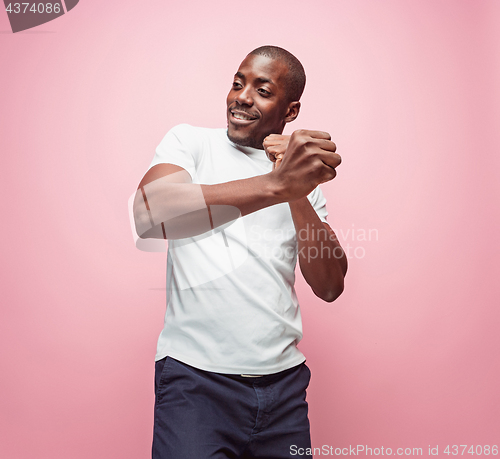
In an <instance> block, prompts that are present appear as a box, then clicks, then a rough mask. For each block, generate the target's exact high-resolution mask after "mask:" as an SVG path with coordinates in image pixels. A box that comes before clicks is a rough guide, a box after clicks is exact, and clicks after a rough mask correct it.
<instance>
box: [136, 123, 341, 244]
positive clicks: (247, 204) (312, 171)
mask: <svg viewBox="0 0 500 459" xmlns="http://www.w3.org/2000/svg"><path fill="white" fill-rule="evenodd" d="M338 164H340V157H339V156H338V155H337V154H336V153H335V144H334V143H333V142H331V141H330V136H329V135H328V134H327V133H324V132H320V131H295V132H294V133H293V134H292V136H291V137H290V141H289V146H288V150H287V155H286V159H285V160H284V161H283V164H282V165H281V167H280V168H279V169H276V170H273V171H272V172H270V173H268V174H265V175H261V176H257V177H252V178H248V179H243V180H235V181H231V182H227V183H221V184H217V185H196V184H192V183H190V182H191V178H190V175H189V174H188V173H187V172H186V171H185V170H184V169H182V168H181V167H179V166H175V165H172V164H159V165H157V166H154V167H153V168H151V169H150V170H149V171H148V173H147V174H146V175H145V177H144V178H143V179H142V181H141V183H140V184H139V187H138V191H137V193H136V197H135V200H134V219H135V224H136V228H137V234H138V235H139V236H140V237H143V238H149V237H153V238H164V237H166V238H167V239H168V238H170V239H176V238H184V237H190V236H195V235H197V234H202V233H204V232H206V231H209V230H210V229H213V228H217V227H219V226H221V225H223V224H225V223H227V222H230V221H232V220H235V219H236V218H238V216H239V215H247V214H249V213H252V212H255V211H257V210H260V209H263V208H265V207H269V206H272V205H275V204H279V203H282V202H289V201H293V200H297V199H300V198H302V197H304V196H307V194H309V193H310V192H311V191H312V190H313V189H314V188H316V186H317V185H318V184H319V183H323V182H327V181H329V180H331V179H332V178H333V177H334V176H335V167H336V166H337V165H338ZM162 223H163V225H162Z"/></svg>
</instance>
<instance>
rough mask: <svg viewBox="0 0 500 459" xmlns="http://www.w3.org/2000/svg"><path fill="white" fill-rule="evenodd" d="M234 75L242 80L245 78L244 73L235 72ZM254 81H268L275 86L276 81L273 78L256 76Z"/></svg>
mask: <svg viewBox="0 0 500 459" xmlns="http://www.w3.org/2000/svg"><path fill="white" fill-rule="evenodd" d="M234 76H235V77H237V78H241V79H242V80H245V79H246V77H245V75H244V74H243V73H241V72H236V73H235V74H234ZM255 81H257V82H258V83H269V84H272V85H274V86H276V83H275V82H274V81H273V80H271V79H270V78H264V77H257V78H255Z"/></svg>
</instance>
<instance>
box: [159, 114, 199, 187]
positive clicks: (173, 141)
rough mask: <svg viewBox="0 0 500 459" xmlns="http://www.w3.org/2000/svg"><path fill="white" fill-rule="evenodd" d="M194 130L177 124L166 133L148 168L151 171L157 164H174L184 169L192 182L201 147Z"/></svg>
mask: <svg viewBox="0 0 500 459" xmlns="http://www.w3.org/2000/svg"><path fill="white" fill-rule="evenodd" d="M195 131H196V128H194V127H193V126H190V125H188V124H179V125H178V126H175V127H173V128H172V129H171V130H170V131H168V132H167V134H166V135H165V137H164V138H163V140H162V141H161V142H160V145H158V147H157V148H156V154H155V156H154V158H153V161H152V162H151V165H150V166H149V169H151V168H152V167H153V166H156V165H157V164H165V163H168V164H174V165H176V166H179V167H182V168H183V169H185V170H186V171H187V172H188V173H189V175H190V176H191V179H192V180H193V182H195V181H196V180H195V176H196V163H197V158H198V156H199V154H200V150H201V145H200V140H199V138H200V137H199V135H198V133H196V132H195Z"/></svg>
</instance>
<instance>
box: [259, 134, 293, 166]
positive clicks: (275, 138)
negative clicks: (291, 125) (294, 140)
mask: <svg viewBox="0 0 500 459" xmlns="http://www.w3.org/2000/svg"><path fill="white" fill-rule="evenodd" d="M289 141H290V136H289V135H279V134H270V135H268V136H267V137H266V138H265V139H264V144H263V145H264V150H265V151H266V154H267V157H268V158H269V159H270V160H271V161H272V162H273V163H274V167H273V170H274V169H276V168H277V167H278V166H279V165H280V163H281V160H282V159H283V155H284V154H285V152H286V148H287V147H288V142H289Z"/></svg>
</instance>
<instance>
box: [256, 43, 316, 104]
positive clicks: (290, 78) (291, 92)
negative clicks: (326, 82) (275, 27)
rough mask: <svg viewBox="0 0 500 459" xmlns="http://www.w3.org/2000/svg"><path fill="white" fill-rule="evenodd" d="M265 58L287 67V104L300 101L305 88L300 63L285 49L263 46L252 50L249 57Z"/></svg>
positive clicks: (303, 72)
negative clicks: (279, 62) (277, 61)
mask: <svg viewBox="0 0 500 459" xmlns="http://www.w3.org/2000/svg"><path fill="white" fill-rule="evenodd" d="M251 54H253V55H257V56H266V57H269V58H271V59H276V60H279V61H281V62H283V63H284V64H286V66H287V67H288V74H287V76H286V83H285V84H286V94H287V98H288V101H289V102H295V101H296V100H300V97H301V96H302V93H303V92H304V87H305V86H306V72H305V71H304V67H303V66H302V64H301V63H300V61H299V60H298V59H297V58H296V57H295V56H294V55H293V54H292V53H290V52H288V51H287V50H286V49H283V48H280V47H278V46H272V45H265V46H260V47H259V48H256V49H254V50H253V51H251V52H250V53H249V55H251Z"/></svg>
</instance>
